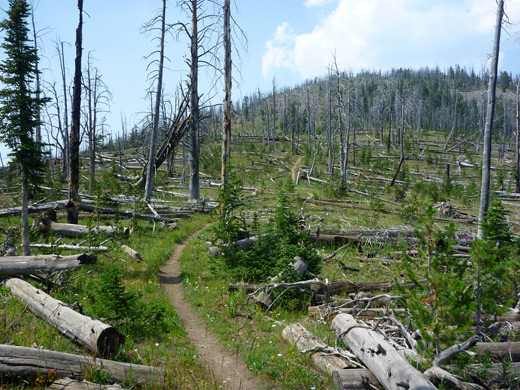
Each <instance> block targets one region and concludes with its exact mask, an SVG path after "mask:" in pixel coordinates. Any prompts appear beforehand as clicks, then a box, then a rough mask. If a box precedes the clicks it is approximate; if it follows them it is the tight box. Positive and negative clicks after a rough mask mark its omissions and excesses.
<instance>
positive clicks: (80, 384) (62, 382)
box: [47, 378, 124, 390]
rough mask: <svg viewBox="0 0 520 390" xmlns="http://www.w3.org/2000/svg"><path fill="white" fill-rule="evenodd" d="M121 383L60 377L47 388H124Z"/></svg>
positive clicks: (56, 389)
mask: <svg viewBox="0 0 520 390" xmlns="http://www.w3.org/2000/svg"><path fill="white" fill-rule="evenodd" d="M122 389H124V388H123V387H121V386H120V385H117V384H116V385H100V384H98V383H92V382H87V381H85V380H83V381H77V380H74V379H71V378H62V379H58V380H57V381H55V382H54V383H52V384H51V385H50V386H49V387H47V390H122Z"/></svg>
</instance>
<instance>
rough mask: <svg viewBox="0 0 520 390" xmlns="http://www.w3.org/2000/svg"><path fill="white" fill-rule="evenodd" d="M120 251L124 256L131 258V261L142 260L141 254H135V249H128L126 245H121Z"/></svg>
mask: <svg viewBox="0 0 520 390" xmlns="http://www.w3.org/2000/svg"><path fill="white" fill-rule="evenodd" d="M121 249H123V252H125V253H126V254H128V255H130V256H132V259H134V260H142V257H141V254H140V253H139V252H137V251H136V250H135V249H132V248H130V247H129V246H128V245H125V244H121Z"/></svg>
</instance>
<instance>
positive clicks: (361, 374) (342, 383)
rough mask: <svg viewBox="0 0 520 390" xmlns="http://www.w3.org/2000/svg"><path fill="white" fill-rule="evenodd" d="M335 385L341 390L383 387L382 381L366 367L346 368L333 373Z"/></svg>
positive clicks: (363, 389)
mask: <svg viewBox="0 0 520 390" xmlns="http://www.w3.org/2000/svg"><path fill="white" fill-rule="evenodd" d="M332 381H333V383H334V386H335V387H337V388H338V389H340V390H358V389H359V390H365V389H369V388H371V387H372V388H374V387H375V388H377V389H382V388H383V386H381V383H379V381H378V380H377V378H376V377H375V376H374V374H372V372H371V371H370V370H367V369H366V368H346V369H344V370H337V371H334V372H333V373H332Z"/></svg>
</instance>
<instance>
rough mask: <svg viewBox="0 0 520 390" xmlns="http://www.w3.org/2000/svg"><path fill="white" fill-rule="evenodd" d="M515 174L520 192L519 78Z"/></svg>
mask: <svg viewBox="0 0 520 390" xmlns="http://www.w3.org/2000/svg"><path fill="white" fill-rule="evenodd" d="M515 154H516V174H515V191H516V192H517V193H518V192H520V77H518V78H517V79H516V153H515Z"/></svg>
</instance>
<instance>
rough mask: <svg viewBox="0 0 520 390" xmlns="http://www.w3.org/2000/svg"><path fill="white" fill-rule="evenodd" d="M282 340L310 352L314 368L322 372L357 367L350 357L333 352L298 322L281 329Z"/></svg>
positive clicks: (302, 350)
mask: <svg viewBox="0 0 520 390" xmlns="http://www.w3.org/2000/svg"><path fill="white" fill-rule="evenodd" d="M282 340H283V341H286V342H289V343H291V344H293V345H294V346H295V347H296V348H297V349H298V351H300V352H302V353H307V352H308V353H311V360H312V361H313V363H314V365H315V366H316V368H317V369H318V370H319V371H321V372H322V373H324V374H328V375H332V374H333V372H334V371H337V370H341V369H343V368H347V367H359V364H358V363H355V362H354V361H353V360H351V359H352V357H350V358H347V357H343V356H340V355H339V354H338V353H334V352H336V351H334V350H333V349H332V348H330V347H329V346H328V345H327V344H326V343H325V342H323V341H322V340H320V339H319V338H317V337H316V336H314V335H313V334H312V333H311V332H309V331H308V330H307V329H305V328H304V327H303V326H302V325H300V324H292V325H289V326H287V327H285V328H284V330H283V331H282Z"/></svg>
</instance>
